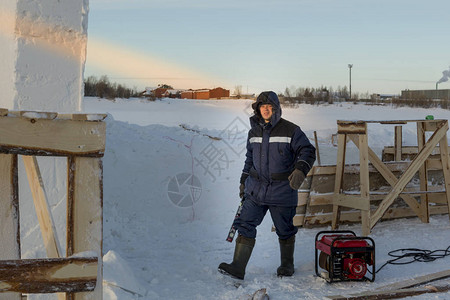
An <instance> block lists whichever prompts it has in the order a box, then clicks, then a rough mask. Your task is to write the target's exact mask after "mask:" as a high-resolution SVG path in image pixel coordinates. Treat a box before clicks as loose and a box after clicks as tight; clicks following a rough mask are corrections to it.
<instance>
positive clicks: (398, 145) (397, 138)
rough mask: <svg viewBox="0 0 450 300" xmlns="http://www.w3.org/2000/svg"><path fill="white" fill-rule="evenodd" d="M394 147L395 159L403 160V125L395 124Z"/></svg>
mask: <svg viewBox="0 0 450 300" xmlns="http://www.w3.org/2000/svg"><path fill="white" fill-rule="evenodd" d="M394 149H395V153H394V160H395V161H400V160H402V126H395V134H394Z"/></svg>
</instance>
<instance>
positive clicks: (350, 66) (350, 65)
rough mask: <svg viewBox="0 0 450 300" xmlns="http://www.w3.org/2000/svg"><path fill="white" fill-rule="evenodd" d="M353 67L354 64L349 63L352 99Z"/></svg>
mask: <svg viewBox="0 0 450 300" xmlns="http://www.w3.org/2000/svg"><path fill="white" fill-rule="evenodd" d="M352 67H353V64H348V69H349V70H350V99H352Z"/></svg>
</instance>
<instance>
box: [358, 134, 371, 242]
mask: <svg viewBox="0 0 450 300" xmlns="http://www.w3.org/2000/svg"><path fill="white" fill-rule="evenodd" d="M359 178H360V190H361V202H362V203H363V204H364V206H365V207H364V209H361V225H362V235H363V236H368V235H369V234H370V196H369V145H368V141H367V134H360V135H359Z"/></svg>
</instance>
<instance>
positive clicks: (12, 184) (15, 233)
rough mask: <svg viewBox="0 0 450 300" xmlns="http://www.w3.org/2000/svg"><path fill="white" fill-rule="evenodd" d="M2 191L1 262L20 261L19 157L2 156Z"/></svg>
mask: <svg viewBox="0 0 450 300" xmlns="http://www.w3.org/2000/svg"><path fill="white" fill-rule="evenodd" d="M6 113H7V111H6ZM0 191H1V193H0V240H1V242H0V260H8V259H14V260H15V259H20V222H19V198H18V192H19V187H18V176H17V155H11V154H0ZM0 298H1V299H4V300H20V299H21V294H20V293H15V292H10V293H4V294H2V295H0Z"/></svg>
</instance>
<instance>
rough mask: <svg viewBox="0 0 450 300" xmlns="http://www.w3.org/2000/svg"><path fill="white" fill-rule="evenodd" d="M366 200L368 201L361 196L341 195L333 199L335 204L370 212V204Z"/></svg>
mask: <svg viewBox="0 0 450 300" xmlns="http://www.w3.org/2000/svg"><path fill="white" fill-rule="evenodd" d="M365 200H366V199H365V198H363V197H361V196H356V195H344V194H339V195H337V196H335V198H334V199H333V204H334V205H339V206H345V207H351V208H355V209H359V210H369V209H370V205H369V202H368V201H365Z"/></svg>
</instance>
